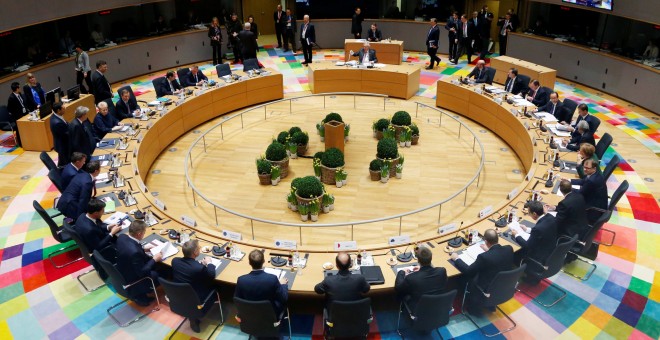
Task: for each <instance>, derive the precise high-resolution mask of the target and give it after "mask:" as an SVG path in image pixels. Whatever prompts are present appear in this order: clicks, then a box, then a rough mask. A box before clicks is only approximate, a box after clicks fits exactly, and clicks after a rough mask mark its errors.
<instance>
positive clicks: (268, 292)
mask: <svg viewBox="0 0 660 340" xmlns="http://www.w3.org/2000/svg"><path fill="white" fill-rule="evenodd" d="M288 295H289V292H288V287H287V285H285V284H280V281H279V280H278V278H277V277H276V276H275V275H272V274H268V273H266V272H265V271H263V270H253V271H251V272H250V273H248V274H245V275H242V276H240V277H239V278H238V280H237V281H236V290H235V291H234V296H235V297H238V298H241V299H244V300H248V301H264V300H266V301H270V303H271V304H272V305H273V309H274V310H275V314H276V315H280V313H281V312H282V310H284V306H285V305H286V300H287V299H288Z"/></svg>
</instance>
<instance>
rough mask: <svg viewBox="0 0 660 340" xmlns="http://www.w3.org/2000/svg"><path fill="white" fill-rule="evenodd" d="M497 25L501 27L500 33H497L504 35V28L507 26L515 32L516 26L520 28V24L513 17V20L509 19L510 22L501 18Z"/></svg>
mask: <svg viewBox="0 0 660 340" xmlns="http://www.w3.org/2000/svg"><path fill="white" fill-rule="evenodd" d="M497 26H499V27H500V28H499V30H498V33H497V34H499V35H502V30H503V29H504V28H505V27H506V28H508V29H509V31H511V32H515V31H516V28H518V25H517V23H516V22H515V21H514V20H513V17H512V18H511V20H509V22H506V20H504V19H500V20H498V21H497Z"/></svg>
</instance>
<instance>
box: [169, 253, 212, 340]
mask: <svg viewBox="0 0 660 340" xmlns="http://www.w3.org/2000/svg"><path fill="white" fill-rule="evenodd" d="M181 250H183V257H177V258H175V259H173V260H172V279H173V280H174V281H175V282H180V283H188V284H190V285H191V286H192V288H193V289H194V290H195V293H197V297H198V298H199V301H200V302H202V303H204V300H205V299H206V297H208V296H209V294H210V293H211V292H212V291H214V290H215V287H214V282H213V281H214V279H215V266H214V265H213V263H211V259H210V258H208V257H204V259H202V260H201V261H200V262H198V261H197V257H198V256H199V254H200V247H199V241H197V240H190V241H187V242H186V243H184V244H183V246H182V247H181ZM212 301H213V299H212ZM211 307H213V303H207V304H205V305H204V312H206V311H208V310H209V309H210V308H211ZM190 328H192V330H193V331H195V332H198V333H199V332H200V328H199V319H190Z"/></svg>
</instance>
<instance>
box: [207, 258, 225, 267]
mask: <svg viewBox="0 0 660 340" xmlns="http://www.w3.org/2000/svg"><path fill="white" fill-rule="evenodd" d="M206 258H208V259H210V260H211V264H213V265H214V266H215V267H216V268H218V267H220V264H222V260H220V259H219V258H215V257H213V256H207V257H206Z"/></svg>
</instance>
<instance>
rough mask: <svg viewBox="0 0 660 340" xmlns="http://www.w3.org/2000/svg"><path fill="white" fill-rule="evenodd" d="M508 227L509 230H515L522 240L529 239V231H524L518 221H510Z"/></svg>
mask: <svg viewBox="0 0 660 340" xmlns="http://www.w3.org/2000/svg"><path fill="white" fill-rule="evenodd" d="M509 229H511V231H514V230H515V231H516V232H517V233H518V236H520V237H522V238H523V240H525V241H527V240H529V233H528V232H526V231H524V230H523V229H522V228H521V227H520V223H518V222H511V223H509ZM528 230H529V229H528Z"/></svg>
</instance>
